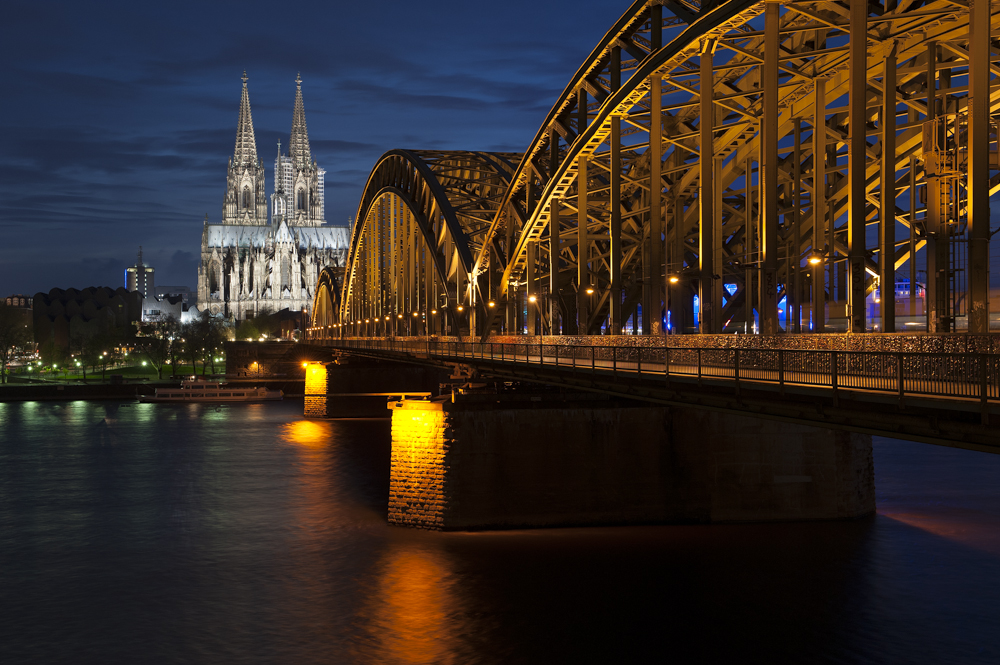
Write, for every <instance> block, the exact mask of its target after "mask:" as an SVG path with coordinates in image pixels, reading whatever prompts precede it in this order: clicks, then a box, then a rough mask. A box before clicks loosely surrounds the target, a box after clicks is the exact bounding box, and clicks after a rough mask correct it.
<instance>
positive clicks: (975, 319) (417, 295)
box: [314, 0, 1000, 337]
mask: <svg viewBox="0 0 1000 665" xmlns="http://www.w3.org/2000/svg"><path fill="white" fill-rule="evenodd" d="M996 9H997V8H995V7H994V6H993V4H992V3H991V2H984V1H982V0H972V1H971V2H966V0H883V2H881V3H879V2H867V1H866V2H857V1H855V0H844V1H841V2H830V1H822V2H815V1H808V0H806V1H795V2H788V1H780V2H778V1H764V2H759V1H754V0H728V1H720V2H709V1H708V0H706V1H705V2H704V3H703V4H701V5H699V4H698V3H697V2H693V1H690V0H652V1H649V0H639V1H638V2H636V3H635V4H633V5H632V6H631V7H630V8H629V9H628V11H627V12H625V14H624V15H623V16H622V17H621V18H620V19H619V20H618V21H617V22H616V23H615V25H614V26H612V27H611V29H610V30H609V31H608V32H607V34H606V35H605V36H604V38H603V39H602V40H601V41H600V43H599V44H597V46H596V47H595V48H594V50H593V51H592V52H591V54H590V56H589V57H588V58H587V59H586V61H585V62H584V63H583V64H582V65H581V66H580V68H579V69H578V70H577V72H576V73H575V74H574V75H573V77H572V78H571V80H570V81H569V83H568V84H567V86H566V88H565V89H564V91H563V92H562V94H561V95H560V96H559V98H558V99H557V100H556V102H555V104H554V105H553V107H552V109H551V110H550V111H549V113H548V115H547V116H546V118H545V120H544V122H543V123H542V125H541V127H540V128H539V130H538V132H537V133H536V134H535V136H534V138H533V139H532V140H531V142H530V143H529V144H528V146H527V148H526V150H525V152H524V153H523V154H493V153H482V152H425V151H405V150H394V151H391V152H389V153H386V154H385V155H384V156H383V157H382V158H381V159H380V160H379V162H378V163H377V164H376V166H375V168H374V169H373V171H372V174H371V176H370V178H369V180H368V184H367V186H366V188H365V191H364V195H363V196H362V200H361V203H360V205H359V208H358V215H357V217H356V220H357V221H356V223H355V226H354V230H353V235H352V240H351V248H350V254H349V259H348V268H347V274H346V276H345V279H344V285H343V290H342V295H341V298H340V301H339V303H336V305H335V306H336V309H337V311H338V313H339V319H338V321H337V322H336V323H334V324H332V328H331V330H333V331H334V334H335V335H336V336H372V335H383V334H431V333H439V334H451V335H478V336H484V337H485V336H487V335H489V334H491V333H497V332H501V333H506V334H520V333H528V334H550V335H555V334H577V335H586V334H596V333H602V332H603V333H606V334H620V333H622V332H624V331H626V330H628V329H630V330H631V331H632V332H641V333H644V334H661V333H663V332H666V331H665V330H664V325H665V324H667V325H669V327H670V329H671V331H672V332H682V331H688V330H697V331H698V332H702V333H722V332H734V331H741V332H742V331H748V332H749V331H759V332H761V333H765V334H775V333H778V332H781V331H782V330H784V331H786V332H806V331H812V332H823V331H827V330H829V329H830V328H829V321H828V316H829V317H837V318H840V317H843V318H844V319H845V320H846V323H847V329H848V330H849V331H851V332H863V331H865V330H871V329H872V328H873V326H875V324H876V323H877V329H879V330H882V331H887V332H892V331H895V330H896V328H897V322H896V318H897V316H909V317H910V318H911V319H913V320H919V321H925V322H926V329H927V330H928V331H929V332H950V331H954V330H956V327H957V326H958V325H959V322H963V323H965V324H966V325H967V327H968V330H969V331H970V332H986V331H987V330H988V327H989V319H988V311H989V306H988V304H989V294H988V272H989V252H988V242H989V238H990V236H991V229H990V219H989V217H990V210H989V197H990V195H991V194H992V193H994V192H995V191H997V190H998V189H1000V176H998V173H997V171H998V160H997V128H996V122H995V120H994V114H996V113H998V111H1000V90H998V89H997V88H996V87H994V75H1000V67H998V64H997V62H996V61H997V60H998V57H1000V45H998V44H997V43H996V42H995V41H994V38H993V37H992V24H993V23H994V22H997V19H998V17H997V15H996V13H995V10H996ZM970 26H972V27H973V28H975V29H970ZM650 137H653V139H652V140H651V138H650ZM924 271H926V274H927V275H928V276H929V277H928V278H927V279H926V280H924V283H923V284H921V282H920V273H923V272H924ZM897 283H905V284H906V286H905V291H904V290H903V289H900V290H899V293H901V294H902V293H905V294H906V295H907V298H906V300H905V302H897V288H896V285H897ZM880 285H881V288H880ZM924 289H926V299H925V303H926V308H925V310H926V311H917V310H916V305H917V298H916V296H917V293H918V291H922V290H924ZM331 297H332V296H331ZM866 299H868V301H869V302H872V301H873V302H874V303H876V304H875V305H873V306H869V307H866ZM314 311H318V310H316V309H314ZM667 322H669V323H667ZM314 325H315V322H314ZM323 325H330V324H328V323H324V324H323Z"/></svg>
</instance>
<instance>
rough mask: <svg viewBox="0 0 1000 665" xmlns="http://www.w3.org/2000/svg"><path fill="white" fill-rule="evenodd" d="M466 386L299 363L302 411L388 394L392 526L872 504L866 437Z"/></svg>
mask: <svg viewBox="0 0 1000 665" xmlns="http://www.w3.org/2000/svg"><path fill="white" fill-rule="evenodd" d="M473 380H475V379H473ZM468 381H469V377H457V376H456V377H451V376H450V375H449V372H447V371H446V370H443V369H437V368H433V367H420V366H416V365H407V364H403V363H396V362H389V361H376V360H372V359H364V358H358V357H353V358H352V357H349V356H343V357H339V358H337V359H336V360H335V361H334V362H325V363H319V362H316V363H311V364H309V365H308V366H307V368H306V403H305V411H306V415H307V416H312V417H378V416H381V417H385V416H386V415H387V411H386V406H387V404H388V409H389V411H388V413H391V418H392V435H391V437H392V440H391V467H390V469H389V473H390V496H389V516H388V517H389V522H390V523H391V524H395V525H399V526H409V527H418V528H426V529H441V530H449V529H496V528H518V527H552V526H571V525H597V524H641V523H712V522H762V521H785V520H821V519H845V518H854V517H860V516H863V515H868V514H870V513H872V512H874V510H875V483H874V466H873V461H872V445H871V436H870V435H866V434H857V433H851V432H845V431H839V430H832V429H824V428H820V427H812V426H808V425H802V424H794V423H786V422H781V421H776V420H765V419H762V418H756V417H752V416H746V415H740V414H734V413H728V412H721V411H711V410H707V409H701V408H692V407H674V406H651V405H649V404H644V403H640V402H635V401H632V400H627V399H623V398H617V397H610V396H605V395H600V394H592V393H570V392H566V391H558V390H555V389H551V388H546V387H544V386H534V385H525V384H517V385H513V386H511V385H507V386H506V387H504V386H503V385H502V384H498V389H497V390H492V389H490V388H489V382H487V383H485V384H483V383H481V384H478V385H473V386H472V387H471V388H470V386H469V383H468ZM462 382H465V386H466V387H465V388H464V389H463V388H457V389H452V387H451V386H452V385H455V384H456V383H457V384H461V383H462ZM484 386H486V388H485V389H484ZM438 393H441V394H440V395H439V394H438Z"/></svg>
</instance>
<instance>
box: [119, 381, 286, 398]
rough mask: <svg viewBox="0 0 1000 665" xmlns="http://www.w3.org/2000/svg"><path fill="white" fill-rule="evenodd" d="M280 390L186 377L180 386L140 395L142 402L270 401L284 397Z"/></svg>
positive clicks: (158, 389)
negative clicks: (238, 385)
mask: <svg viewBox="0 0 1000 665" xmlns="http://www.w3.org/2000/svg"><path fill="white" fill-rule="evenodd" d="M284 395H285V394H284V393H283V392H282V391H280V390H268V389H267V388H264V387H257V386H254V387H252V388H250V387H237V386H232V385H229V384H226V383H220V382H218V381H209V380H205V379H195V378H192V379H185V380H183V381H181V387H180V388H157V389H156V393H155V394H153V395H140V396H139V401H140V402H268V401H273V400H280V399H281V398H282V397H284Z"/></svg>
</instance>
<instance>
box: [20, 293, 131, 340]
mask: <svg viewBox="0 0 1000 665" xmlns="http://www.w3.org/2000/svg"><path fill="white" fill-rule="evenodd" d="M32 314H33V317H32V318H33V321H34V329H35V342H36V343H37V344H38V345H39V346H40V347H44V346H45V345H47V344H52V345H54V346H56V347H59V348H63V349H68V348H69V346H70V343H71V342H72V343H76V341H77V340H81V339H87V338H89V337H92V336H93V335H97V334H103V333H112V332H114V331H116V330H117V331H122V330H124V329H127V328H128V327H130V326H132V325H133V324H135V323H136V322H137V321H139V320H140V318H141V317H142V294H141V293H140V292H139V291H129V290H126V289H125V288H124V287H121V286H119V287H118V288H117V289H112V288H109V287H107V286H91V287H88V288H85V289H52V290H51V291H49V292H48V293H36V294H35V296H34V298H32Z"/></svg>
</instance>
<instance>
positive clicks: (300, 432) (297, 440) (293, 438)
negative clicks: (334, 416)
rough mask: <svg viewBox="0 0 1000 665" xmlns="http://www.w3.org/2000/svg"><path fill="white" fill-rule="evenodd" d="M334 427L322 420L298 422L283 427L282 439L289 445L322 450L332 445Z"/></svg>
mask: <svg viewBox="0 0 1000 665" xmlns="http://www.w3.org/2000/svg"><path fill="white" fill-rule="evenodd" d="M331 436H332V427H331V425H330V423H328V422H325V421H322V420H296V421H295V422H291V423H285V424H284V425H282V426H281V438H282V439H283V440H285V441H287V442H288V443H294V444H298V445H300V446H306V447H308V448H322V447H326V446H327V445H329V443H330V438H331Z"/></svg>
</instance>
